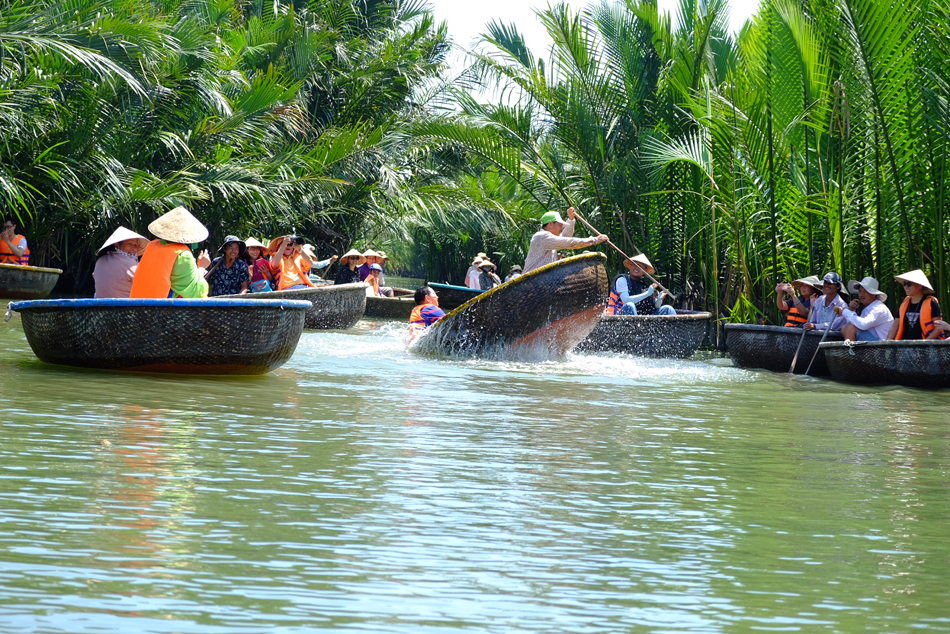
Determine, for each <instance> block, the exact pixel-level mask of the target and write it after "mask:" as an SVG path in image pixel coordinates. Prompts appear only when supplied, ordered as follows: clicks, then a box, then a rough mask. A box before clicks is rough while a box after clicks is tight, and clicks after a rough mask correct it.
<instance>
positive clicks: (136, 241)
mask: <svg viewBox="0 0 950 634" xmlns="http://www.w3.org/2000/svg"><path fill="white" fill-rule="evenodd" d="M147 246H148V238H146V237H145V236H140V235H139V234H137V233H135V232H134V231H132V230H130V229H126V228H125V227H119V228H118V229H116V230H115V231H113V232H112V235H111V236H109V239H108V240H106V241H105V242H103V243H102V246H101V247H99V250H98V251H96V255H97V256H98V259H97V260H96V268H95V269H93V271H92V277H93V279H94V280H95V281H96V294H95V295H94V297H95V298H96V299H113V298H124V297H128V296H129V295H130V294H131V293H132V280H133V279H135V269H136V268H138V265H139V256H140V255H142V253H144V252H145V247H147Z"/></svg>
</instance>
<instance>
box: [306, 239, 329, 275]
mask: <svg viewBox="0 0 950 634" xmlns="http://www.w3.org/2000/svg"><path fill="white" fill-rule="evenodd" d="M300 251H301V252H302V253H306V254H307V257H308V258H310V261H311V262H313V265H312V266H310V267H309V268H308V269H307V274H308V275H309V274H310V272H311V271H312V270H317V271H321V270H324V269H328V268H330V265H331V264H333V263H334V262H336V260H337V257H336V256H335V255H331V256H330V257H328V258H327V259H326V260H319V261H318V260H317V248H316V247H315V246H313V245H312V244H305V245H303V246H302V247H300Z"/></svg>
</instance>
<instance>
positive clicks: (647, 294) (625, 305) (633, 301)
mask: <svg viewBox="0 0 950 634" xmlns="http://www.w3.org/2000/svg"><path fill="white" fill-rule="evenodd" d="M624 265H625V266H626V267H627V271H628V272H627V273H626V274H624V273H621V274H620V275H617V276H616V277H614V279H613V281H612V282H611V283H610V296H609V297H608V298H607V310H606V311H604V312H605V314H607V315H675V314H676V310H675V309H674V308H673V307H672V306H664V305H663V297H665V295H666V293H661V294H660V295H659V296H657V297H655V298H654V295H655V294H656V290H657V288H659V284H650V285H648V284H647V283H646V282H645V281H643V277H644V276H645V275H646V274H647V273H649V274H653V273H656V269H655V268H653V265H652V264H651V263H650V259H649V258H648V257H647V256H645V255H644V254H642V253H641V254H640V255H635V256H633V257H632V258H630V259H629V260H624Z"/></svg>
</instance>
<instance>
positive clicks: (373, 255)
mask: <svg viewBox="0 0 950 634" xmlns="http://www.w3.org/2000/svg"><path fill="white" fill-rule="evenodd" d="M363 257H364V258H378V257H379V254H378V253H376V252H375V251H373V250H372V249H366V253H364V254H363Z"/></svg>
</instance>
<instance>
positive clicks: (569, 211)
mask: <svg viewBox="0 0 950 634" xmlns="http://www.w3.org/2000/svg"><path fill="white" fill-rule="evenodd" d="M575 213H576V212H575V211H574V208H573V207H568V208H567V218H568V220H574V214H575Z"/></svg>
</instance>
